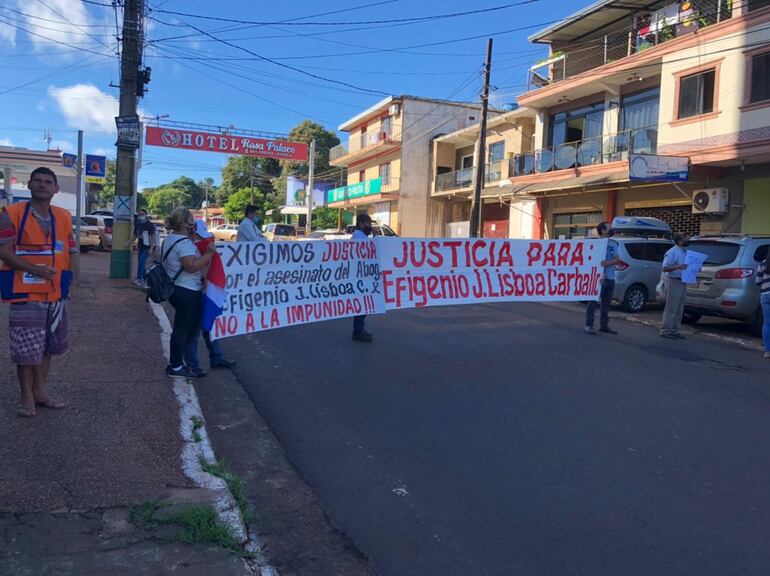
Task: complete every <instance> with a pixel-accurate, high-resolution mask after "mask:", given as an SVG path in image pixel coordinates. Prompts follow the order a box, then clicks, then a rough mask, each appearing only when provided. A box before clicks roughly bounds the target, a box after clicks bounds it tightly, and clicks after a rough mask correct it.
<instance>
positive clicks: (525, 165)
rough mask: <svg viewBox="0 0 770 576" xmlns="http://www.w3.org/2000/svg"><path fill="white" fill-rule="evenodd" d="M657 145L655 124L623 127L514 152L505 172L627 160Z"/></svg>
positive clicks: (545, 170)
mask: <svg viewBox="0 0 770 576" xmlns="http://www.w3.org/2000/svg"><path fill="white" fill-rule="evenodd" d="M657 147H658V131H657V128H642V129H638V130H627V131H625V132H618V133H617V134H606V135H602V136H597V137H595V138H586V139H585V140H580V141H577V142H567V143H565V144H560V145H559V146H554V147H550V148H543V149H540V150H535V151H534V152H531V153H527V154H517V155H516V156H514V157H513V158H511V159H510V160H509V162H510V166H509V169H508V170H509V174H510V176H511V177H513V178H515V177H517V176H529V175H531V174H544V173H548V172H554V171H559V170H574V169H577V168H581V167H585V166H595V165H597V164H610V163H612V162H623V161H628V157H629V154H655V153H656V152H657Z"/></svg>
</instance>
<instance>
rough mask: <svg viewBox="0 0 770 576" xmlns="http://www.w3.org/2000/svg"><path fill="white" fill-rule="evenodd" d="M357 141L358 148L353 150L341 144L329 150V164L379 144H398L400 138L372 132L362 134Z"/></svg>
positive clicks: (388, 133)
mask: <svg viewBox="0 0 770 576" xmlns="http://www.w3.org/2000/svg"><path fill="white" fill-rule="evenodd" d="M353 138H354V137H351V140H353ZM356 140H357V141H358V147H356V148H354V149H352V150H351V149H350V146H349V144H348V143H342V144H339V145H337V146H335V147H334V148H332V149H331V150H329V162H334V161H335V160H338V159H339V158H342V157H343V156H347V155H348V154H356V153H357V152H360V151H362V150H367V149H369V148H372V147H374V146H377V145H379V144H383V143H386V142H398V140H399V136H398V135H394V134H391V133H390V132H371V133H367V134H361V135H360V136H358V137H356Z"/></svg>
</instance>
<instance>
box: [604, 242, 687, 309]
mask: <svg viewBox="0 0 770 576" xmlns="http://www.w3.org/2000/svg"><path fill="white" fill-rule="evenodd" d="M614 240H616V241H617V243H618V256H619V257H620V263H619V264H618V265H617V266H616V267H615V291H614V293H613V296H612V297H613V299H614V300H617V301H618V302H620V305H621V306H622V307H623V309H624V310H625V311H627V312H632V313H637V312H641V311H642V310H644V308H645V306H646V305H647V304H648V303H650V302H655V301H656V300H657V295H656V292H655V286H656V285H657V284H658V281H659V280H660V273H661V270H662V268H663V256H665V254H666V252H668V250H669V248H671V247H672V246H673V245H674V242H673V241H672V240H669V239H668V238H641V237H640V238H625V237H620V238H617V237H616V238H614Z"/></svg>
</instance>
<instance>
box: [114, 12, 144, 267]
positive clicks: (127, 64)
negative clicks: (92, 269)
mask: <svg viewBox="0 0 770 576" xmlns="http://www.w3.org/2000/svg"><path fill="white" fill-rule="evenodd" d="M143 6H144V0H125V2H124V5H123V38H122V56H121V62H120V112H119V115H120V116H121V117H127V116H133V117H136V115H137V114H136V110H137V98H138V96H139V95H140V94H143V93H144V79H145V78H144V74H143V73H142V71H140V66H141V63H142V42H141V38H140V29H141V19H142V14H143ZM140 76H141V78H140ZM140 81H141V82H142V85H141V86H140ZM135 188H136V151H135V150H132V149H128V148H125V147H120V146H119V147H118V153H117V160H116V165H115V205H114V208H113V210H114V214H113V216H114V222H113V228H112V253H111V255H110V277H111V278H128V277H129V275H130V270H131V244H132V240H133V230H132V228H133V216H134V215H133V214H132V213H131V208H132V206H133V198H132V196H134V194H136V190H135Z"/></svg>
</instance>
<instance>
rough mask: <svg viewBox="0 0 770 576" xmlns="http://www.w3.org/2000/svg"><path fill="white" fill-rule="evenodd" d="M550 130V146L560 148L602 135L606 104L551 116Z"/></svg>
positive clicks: (593, 105)
mask: <svg viewBox="0 0 770 576" xmlns="http://www.w3.org/2000/svg"><path fill="white" fill-rule="evenodd" d="M550 120H551V121H550V122H549V130H548V146H554V147H556V146H560V145H561V144H565V143H567V142H579V141H581V140H586V139H588V138H596V137H597V136H601V135H602V132H603V130H602V128H603V126H604V102H600V103H597V104H592V105H591V106H585V107H583V108H577V109H575V110H570V111H569V112H560V113H558V114H554V115H552V116H551V118H550Z"/></svg>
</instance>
